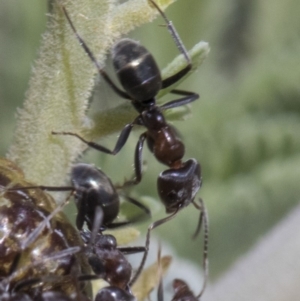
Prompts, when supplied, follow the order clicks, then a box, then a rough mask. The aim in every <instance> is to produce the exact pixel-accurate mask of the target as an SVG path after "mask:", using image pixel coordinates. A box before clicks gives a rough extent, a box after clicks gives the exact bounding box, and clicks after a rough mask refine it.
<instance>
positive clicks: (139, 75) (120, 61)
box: [112, 39, 161, 102]
mask: <svg viewBox="0 0 300 301" xmlns="http://www.w3.org/2000/svg"><path fill="white" fill-rule="evenodd" d="M112 60H113V65H114V68H115V70H116V74H117V76H118V78H119V80H120V83H121V85H122V86H123V88H124V90H125V91H126V92H127V93H128V95H129V96H130V97H131V98H132V99H133V100H135V101H139V102H143V101H147V100H150V99H152V98H154V97H155V95H157V93H158V91H159V90H160V89H161V75H160V70H159V68H158V66H157V64H156V62H155V60H154V58H153V56H152V55H151V53H150V52H149V51H148V50H147V49H146V48H145V47H144V46H142V45H140V44H139V43H138V42H136V41H134V40H131V39H122V40H120V41H119V42H118V43H117V44H115V46H114V47H113V49H112ZM145 79H146V80H145Z"/></svg>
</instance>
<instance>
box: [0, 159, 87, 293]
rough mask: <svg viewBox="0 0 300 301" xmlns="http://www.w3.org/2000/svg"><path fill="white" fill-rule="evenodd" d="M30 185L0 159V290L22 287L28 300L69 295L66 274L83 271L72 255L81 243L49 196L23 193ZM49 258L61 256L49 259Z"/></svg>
mask: <svg viewBox="0 0 300 301" xmlns="http://www.w3.org/2000/svg"><path fill="white" fill-rule="evenodd" d="M30 185H32V184H31V183H28V182H27V181H26V180H25V179H24V175H23V173H22V171H21V170H20V169H19V168H18V167H17V166H16V165H15V164H14V163H12V162H10V161H8V160H5V159H0V237H1V240H0V292H1V290H4V291H9V292H10V291H13V290H14V289H15V287H20V286H22V293H24V294H28V295H29V296H30V297H35V296H37V295H41V294H43V293H44V292H46V291H55V292H60V293H62V294H65V295H67V296H70V295H71V294H72V293H74V292H75V291H78V281H77V279H75V278H74V277H69V276H71V275H72V273H74V271H76V274H78V275H81V274H86V273H87V272H88V271H89V266H88V263H87V261H86V259H85V258H84V256H83V254H82V252H79V251H78V250H77V251H76V252H74V251H72V249H73V248H77V249H78V248H79V250H80V248H82V247H83V242H82V240H81V238H80V235H79V233H78V232H77V230H76V229H75V228H73V226H72V225H71V224H70V222H69V221H68V220H67V218H66V217H65V215H64V214H63V213H62V212H58V211H57V209H56V207H57V205H56V204H55V201H54V200H53V198H52V197H51V196H50V195H48V194H46V193H44V192H43V191H41V190H38V189H34V190H28V191H27V190H26V189H24V188H25V187H28V186H30ZM53 212H58V213H56V214H55V216H54V215H52V214H53ZM40 226H43V227H40ZM54 254H62V255H61V256H59V257H54V258H52V259H51V257H53V256H54ZM62 277H63V280H62ZM49 278H51V281H49V280H47V279H49ZM34 279H35V280H40V281H36V282H34V281H33V280H34ZM43 279H44V280H43ZM56 279H57V280H56ZM31 282H32V283H31ZM20 283H23V284H22V285H20ZM13 288H14V289H13ZM81 289H82V287H81Z"/></svg>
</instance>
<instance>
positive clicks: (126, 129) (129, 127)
mask: <svg viewBox="0 0 300 301" xmlns="http://www.w3.org/2000/svg"><path fill="white" fill-rule="evenodd" d="M133 125H134V123H129V124H126V125H125V127H124V128H123V130H122V132H121V134H120V137H119V138H118V140H117V143H116V145H115V148H114V149H113V150H110V149H108V148H106V147H105V146H102V145H100V144H98V143H96V142H93V141H88V140H86V139H84V138H83V137H82V136H80V135H78V134H76V133H72V132H53V131H52V135H69V136H74V137H76V138H78V139H79V140H81V141H82V142H83V143H85V144H86V145H88V146H89V147H91V148H93V149H95V150H97V151H100V152H103V153H106V154H109V155H116V154H117V153H118V152H119V151H120V150H121V149H122V148H123V146H124V145H125V143H126V141H127V139H128V137H129V134H130V132H131V130H132V128H133Z"/></svg>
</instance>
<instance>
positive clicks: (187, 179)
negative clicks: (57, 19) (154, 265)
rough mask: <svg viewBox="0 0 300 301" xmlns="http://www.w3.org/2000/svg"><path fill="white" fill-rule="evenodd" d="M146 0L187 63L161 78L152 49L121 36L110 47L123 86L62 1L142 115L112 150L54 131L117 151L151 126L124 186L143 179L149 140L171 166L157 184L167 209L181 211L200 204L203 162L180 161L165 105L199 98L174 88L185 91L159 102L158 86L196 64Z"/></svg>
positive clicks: (178, 143) (123, 94) (181, 149)
mask: <svg viewBox="0 0 300 301" xmlns="http://www.w3.org/2000/svg"><path fill="white" fill-rule="evenodd" d="M148 1H149V2H150V4H151V5H153V6H154V7H155V8H156V9H157V10H158V12H159V13H160V14H161V16H162V17H163V18H164V20H165V22H166V24H167V27H168V29H169V31H170V33H171V35H172V37H173V39H174V41H175V44H176V45H177V47H178V49H179V50H180V52H181V53H182V54H183V56H184V57H185V59H186V61H187V66H186V67H184V68H183V69H182V70H180V71H179V72H178V73H176V74H175V75H173V76H171V77H169V78H166V79H164V80H162V79H161V75H160V71H159V69H158V67H157V65H156V62H155V60H154V58H153V56H152V55H151V54H150V53H149V51H148V50H147V49H146V48H144V47H143V46H141V45H140V44H138V43H137V42H135V41H133V40H130V39H122V40H120V41H119V42H118V43H116V44H115V46H114V48H113V50H112V60H113V64H114V67H115V70H116V73H117V76H118V78H119V80H120V83H121V85H122V87H123V88H124V90H125V92H124V91H122V90H120V89H119V88H118V87H117V86H116V85H115V84H114V83H113V82H112V80H111V79H110V77H109V76H108V75H107V73H106V72H105V71H104V70H103V69H102V68H101V67H100V66H99V64H98V62H97V60H96V59H95V57H94V55H93V53H92V51H91V50H90V49H89V47H88V46H87V45H86V43H85V42H84V40H83V39H82V38H81V37H80V35H79V34H78V33H77V31H76V29H75V26H74V25H73V23H72V21H71V19H70V17H69V15H68V13H67V10H66V8H65V7H63V6H62V9H63V11H64V14H65V16H66V18H67V20H68V22H69V24H70V26H71V28H72V30H73V32H74V33H75V35H76V37H77V39H78V40H79V42H80V45H81V46H82V47H83V48H84V50H85V52H86V53H87V55H88V56H89V58H90V59H91V61H92V62H93V63H94V65H95V66H96V68H97V70H98V72H99V74H100V75H101V76H102V77H103V78H104V80H105V81H106V82H107V83H108V84H109V85H110V86H111V88H112V89H113V90H114V91H115V92H116V93H117V94H118V95H119V96H121V97H122V98H125V99H128V100H130V101H131V103H132V105H133V106H134V108H135V109H136V110H137V111H138V113H139V115H138V116H137V117H136V118H135V119H134V121H133V122H131V123H129V124H127V125H126V126H125V127H124V128H123V130H122V131H121V134H120V137H119V139H118V141H117V143H116V146H115V148H114V149H113V150H109V149H107V148H106V147H104V146H102V145H99V144H97V143H95V142H91V141H87V140H85V139H84V138H83V137H81V136H80V135H78V134H76V133H71V132H59V133H58V132H52V134H55V135H61V134H62V135H72V136H75V137H77V138H78V139H80V140H81V141H82V142H84V143H85V144H87V145H88V146H90V147H92V148H94V149H96V150H99V151H102V152H104V153H107V154H112V155H115V154H117V153H118V152H119V151H120V149H121V148H122V147H123V146H124V145H125V143H126V141H127V139H128V136H129V134H130V132H131V130H132V128H133V126H134V125H140V126H144V127H146V129H147V131H146V132H144V133H143V134H141V136H140V138H139V140H138V143H137V146H136V150H135V157H134V166H135V179H134V180H132V181H128V182H126V183H125V184H124V186H126V185H131V184H138V183H139V182H140V181H141V178H142V151H143V146H144V142H145V140H147V144H148V146H149V148H150V150H151V152H153V154H154V156H155V157H156V158H157V160H158V161H160V162H161V163H163V164H165V165H167V166H169V167H170V169H168V170H165V171H164V172H162V173H161V174H160V175H159V177H158V180H157V187H158V193H159V196H160V198H161V200H162V202H163V203H164V205H165V207H166V212H167V213H173V212H176V213H177V212H178V211H179V210H180V209H182V208H183V207H186V206H188V205H189V204H190V203H193V204H194V205H195V207H196V208H198V206H197V205H196V204H195V202H194V198H195V195H196V193H197V192H198V190H199V188H200V186H201V167H200V164H199V163H198V162H197V161H196V160H195V159H189V160H188V161H186V162H182V158H183V156H184V144H183V143H182V142H181V141H180V139H179V137H178V135H177V133H176V130H175V129H174V128H173V127H172V126H171V125H169V124H168V123H167V122H166V120H165V118H164V116H163V114H162V111H164V110H167V109H171V108H175V107H178V106H182V105H185V104H188V103H190V102H192V101H194V100H196V99H197V98H198V97H199V95H198V94H196V93H193V92H186V91H181V90H171V93H173V94H178V95H182V96H183V97H182V98H179V99H176V100H173V101H170V102H168V103H166V104H164V105H162V106H157V105H156V98H155V97H156V95H157V94H158V92H159V91H160V90H161V89H164V88H167V87H169V86H170V85H172V84H174V83H176V82H177V81H178V80H180V79H181V78H182V77H183V76H184V75H185V74H187V73H188V72H189V71H190V70H191V68H192V64H191V59H190V57H189V55H188V53H187V51H186V49H185V47H184V45H183V44H182V42H181V40H180V38H179V36H178V34H177V32H176V30H175V28H174V27H173V25H172V23H171V21H169V20H168V19H167V17H166V15H165V14H164V13H163V12H162V10H161V9H160V8H159V7H158V5H157V4H156V3H155V2H154V1H153V0H148ZM197 232H198V231H196V233H197Z"/></svg>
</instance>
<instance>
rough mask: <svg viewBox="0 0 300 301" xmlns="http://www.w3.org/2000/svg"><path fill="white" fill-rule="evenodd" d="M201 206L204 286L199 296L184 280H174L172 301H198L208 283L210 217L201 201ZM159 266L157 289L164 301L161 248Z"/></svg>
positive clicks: (159, 296) (158, 294)
mask: <svg viewBox="0 0 300 301" xmlns="http://www.w3.org/2000/svg"><path fill="white" fill-rule="evenodd" d="M201 205H202V208H203V228H204V241H203V274H204V275H203V284H202V288H201V290H200V292H199V294H198V295H197V296H195V295H194V293H193V292H192V291H191V289H190V288H189V286H188V284H187V283H186V282H185V281H184V280H182V279H174V280H173V289H174V295H173V298H172V300H171V301H198V300H200V298H201V296H202V295H203V293H204V291H205V288H206V285H207V281H208V235H209V234H208V232H209V227H208V216H207V213H206V210H205V207H204V204H203V201H201ZM157 262H158V266H159V274H160V282H159V286H158V289H157V301H164V294H163V281H162V276H161V274H162V272H161V267H160V264H161V248H160V247H159V250H158V260H157Z"/></svg>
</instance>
